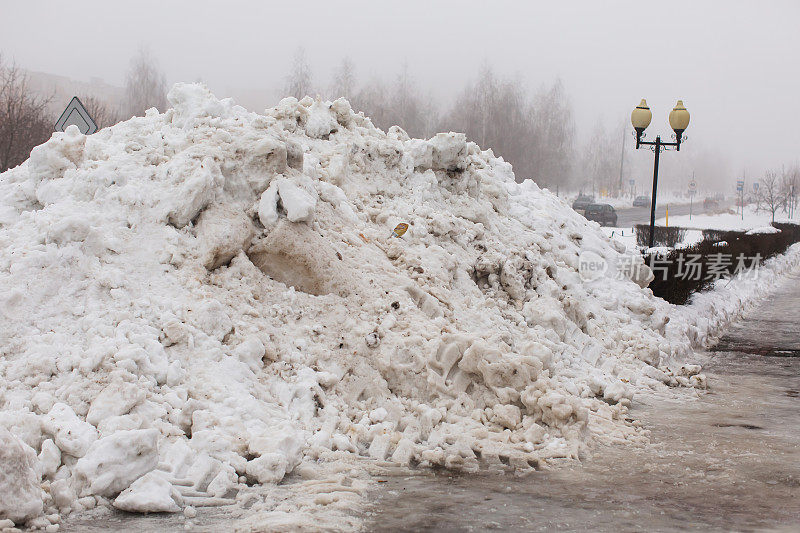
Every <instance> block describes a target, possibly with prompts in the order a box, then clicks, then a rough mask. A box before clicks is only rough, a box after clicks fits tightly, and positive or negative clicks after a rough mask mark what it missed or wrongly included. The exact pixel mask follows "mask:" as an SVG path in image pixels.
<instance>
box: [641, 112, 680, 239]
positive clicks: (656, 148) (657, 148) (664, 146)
mask: <svg viewBox="0 0 800 533" xmlns="http://www.w3.org/2000/svg"><path fill="white" fill-rule="evenodd" d="M652 119H653V113H652V112H651V111H650V108H649V107H647V102H646V101H645V99H644V98H642V101H641V103H640V104H639V105H638V106H636V108H635V109H634V110H633V112H632V113H631V124H633V129H634V130H636V149H637V150H638V149H639V148H641V147H642V146H649V147H651V148H650V149H651V150H653V152H655V154H656V160H655V163H654V164H653V196H652V198H651V200H650V248H652V247H653V238H654V233H655V225H656V192H657V188H658V156H659V154H660V153H661V151H662V150H668V149H669V148H670V147H675V150H678V151H680V149H681V139H682V138H683V132H684V131H686V128H687V127H689V112H688V111H687V110H686V108H685V107H684V105H683V100H678V103H677V104H675V107H674V108H673V110H672V111H670V113H669V125H670V127H671V128H672V130H673V131H674V132H675V134H674V135H673V138H674V139H675V142H663V141H662V140H661V136H660V135H657V136H656V140H655V141H644V140H643V139H644V137H645V135H644V130H646V129H647V126H649V125H650V121H651V120H652Z"/></svg>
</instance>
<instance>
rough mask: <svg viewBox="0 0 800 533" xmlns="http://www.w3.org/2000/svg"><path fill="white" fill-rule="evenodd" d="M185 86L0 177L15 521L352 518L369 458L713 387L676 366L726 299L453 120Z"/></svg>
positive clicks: (2, 469)
mask: <svg viewBox="0 0 800 533" xmlns="http://www.w3.org/2000/svg"><path fill="white" fill-rule="evenodd" d="M169 100H170V103H171V105H172V106H173V108H172V109H170V110H168V111H167V112H166V113H163V114H159V113H157V112H156V111H155V110H151V111H149V112H148V113H147V116H146V117H141V118H133V119H131V120H129V121H126V122H123V123H120V124H118V125H116V126H113V127H111V128H107V129H104V130H101V131H99V132H98V133H96V134H94V135H91V136H89V137H86V136H83V135H81V134H80V133H79V132H78V130H77V129H75V128H70V129H68V130H67V132H65V133H56V134H54V135H53V137H52V139H51V140H50V141H48V142H47V143H45V144H44V145H42V146H39V147H37V148H36V149H34V151H33V152H32V153H31V157H30V159H29V160H28V161H27V162H26V163H24V164H22V165H21V166H19V167H17V168H15V169H12V170H10V171H8V172H5V173H3V174H0V250H2V252H0V313H2V315H3V320H2V322H0V349H1V350H2V356H1V357H0V518H5V519H9V520H12V521H13V522H14V523H16V524H27V525H29V526H36V527H49V528H50V530H53V529H57V524H58V522H59V519H60V518H59V515H62V514H64V513H69V512H82V511H87V510H88V509H92V508H94V507H97V506H109V505H113V506H114V507H116V508H119V509H123V510H126V511H135V512H153V511H164V512H179V511H183V512H184V514H185V516H186V517H187V518H188V519H191V518H192V517H193V516H194V515H195V513H196V511H195V507H198V506H208V505H226V504H230V505H233V506H234V507H233V508H234V509H238V510H239V511H237V512H234V513H232V516H241V515H242V513H245V512H244V511H243V509H244V508H247V512H246V513H245V514H246V516H244V520H245V522H244V524H245V527H251V526H253V527H256V526H257V527H258V528H260V529H270V528H279V527H280V528H288V527H296V528H297V527H305V526H308V527H314V526H316V527H324V526H325V524H328V523H333V524H336V525H337V526H336V527H340V528H344V527H356V526H357V519H355V518H353V517H348V516H347V515H348V513H350V512H352V511H353V510H354V509H357V508H358V503H359V502H360V501H361V498H362V496H363V494H364V492H365V490H366V489H367V488H368V487H369V480H368V478H369V477H368V476H365V475H364V472H365V471H366V470H365V468H364V467H363V466H361V465H363V463H364V461H384V460H388V461H391V462H393V463H397V464H411V463H414V464H417V463H418V464H421V465H423V466H424V465H442V466H445V467H448V468H454V469H463V470H468V471H471V470H475V469H477V468H479V466H480V465H482V464H497V465H505V466H507V467H508V468H512V469H517V470H524V469H528V468H531V467H532V466H534V465H541V464H546V463H547V462H548V461H550V460H553V459H560V458H577V457H579V456H580V455H581V453H582V450H584V449H585V447H586V446H587V445H591V444H592V443H596V442H619V443H621V442H643V441H645V440H646V435H644V434H643V433H642V431H641V429H640V428H639V427H638V426H637V425H636V424H635V423H633V422H631V421H630V420H628V419H627V416H626V413H627V406H628V405H629V404H630V401H631V398H632V397H633V395H634V394H635V393H636V392H637V391H643V390H649V389H662V388H664V387H665V386H666V385H673V386H674V385H686V386H693V385H694V386H702V385H703V383H704V378H703V376H702V375H701V374H698V372H699V368H697V367H695V366H692V365H688V366H685V365H682V363H683V362H684V361H683V360H684V358H685V357H687V356H688V355H690V354H691V349H692V347H693V343H695V344H696V343H700V344H702V342H704V340H705V339H706V338H707V335H708V332H713V331H714V328H717V327H719V321H716V322H713V323H712V322H710V321H706V322H702V321H701V315H702V312H704V309H706V308H700V307H698V308H697V309H698V312H697V313H695V314H692V313H689V314H684V315H680V316H683V317H684V318H682V319H678V320H675V317H676V316H678V311H677V310H676V309H675V307H674V306H671V305H669V304H667V303H665V302H663V301H662V300H659V299H657V298H654V297H653V295H652V293H651V292H650V291H649V290H648V289H643V288H642V286H644V285H646V284H647V282H648V281H649V280H650V279H651V275H652V274H651V273H650V271H649V269H648V268H647V267H646V266H644V265H642V264H641V258H640V257H639V255H638V254H626V251H625V246H624V245H622V244H620V243H618V242H616V241H613V240H609V239H608V238H607V237H606V235H605V234H604V233H603V231H601V230H600V228H599V227H598V226H597V224H595V223H590V222H587V221H586V220H585V219H584V218H583V217H582V216H580V215H578V214H576V213H575V212H574V211H573V210H572V209H571V208H570V207H569V205H567V203H565V202H564V201H562V200H561V199H559V198H557V197H555V196H554V195H552V194H550V193H549V192H546V191H542V190H540V189H539V188H538V187H537V186H536V185H535V184H534V183H532V182H531V181H526V182H524V183H522V184H518V183H516V182H515V181H514V175H513V172H512V169H511V167H510V165H508V164H507V163H505V162H504V161H503V160H502V159H499V158H496V157H494V155H493V154H492V153H491V151H482V150H481V149H480V148H479V147H478V146H476V145H475V144H472V143H469V142H467V141H466V140H465V137H464V136H463V135H461V134H455V133H446V134H439V135H436V136H435V137H433V138H432V139H430V140H420V139H410V138H408V136H407V135H406V134H405V132H403V131H402V130H401V129H399V128H396V127H394V128H391V129H390V130H389V131H388V132H385V133H384V132H382V131H380V130H378V129H376V128H375V127H373V125H372V123H371V122H370V121H369V119H368V118H366V117H364V116H363V115H360V114H356V113H354V112H353V111H352V110H351V109H350V106H349V104H348V103H347V102H346V101H345V100H337V101H335V102H323V101H319V100H313V99H311V98H305V99H303V100H301V101H299V102H298V101H297V100H296V99H293V98H287V99H285V100H283V101H281V102H280V104H279V105H278V106H277V107H275V108H272V109H268V110H266V111H265V113H264V114H263V115H259V114H255V113H251V112H248V111H246V110H245V109H243V108H241V107H239V106H236V105H235V104H234V103H233V102H232V101H230V100H227V99H226V100H218V99H217V98H215V97H214V96H213V95H211V94H210V93H209V92H208V90H207V89H206V88H205V87H203V86H202V85H191V84H177V85H176V86H175V87H174V88H173V89H172V91H171V92H170V94H169ZM398 223H407V224H408V225H409V229H408V231H407V232H406V233H405V234H404V235H403V236H402V238H396V237H394V236H392V233H393V229H394V228H395V227H396V226H397V224H398ZM586 257H591V258H592V259H593V261H595V262H596V263H597V262H599V263H601V264H602V265H604V266H606V267H607V270H603V271H602V272H599V273H598V276H596V277H592V278H591V280H585V278H584V277H583V276H582V274H581V272H582V271H581V269H582V265H583V264H582V261H583V260H584V259H583V258H586ZM631 262H632V263H633V264H634V265H635V266H637V267H638V268H635V269H631V270H628V269H625V272H627V273H628V275H629V277H631V275H632V277H633V278H634V279H629V277H625V276H622V275H620V272H621V270H622V265H623V264H626V265H630V264H631ZM779 267H780V265H778V266H776V267H775V269H774V271H775V272H776V273H777V272H779V271H780V268H779ZM776 275H777V274H776ZM743 283H746V281H743ZM748 287H749V285H748ZM751 292H752V291H751ZM751 292H747V291H745V290H744V289H742V294H750V293H751ZM720 294H723V293H720ZM724 294H727V293H724ZM720 298H721V299H724V300H725V302H729V303H726V304H725V305H726V307H725V310H726V311H725V312H726V313H728V314H727V315H725V316H728V315H732V314H733V311H730V312H729V310H730V309H733V308H734V307H735V306H736V305H739V306H741V302H738V303H737V302H735V301H734V300H733V298H732V297H731V296H725V295H723V296H720ZM687 313H688V312H687ZM671 318H672V319H673V320H672V321H670V319H671ZM714 320H717V319H714ZM290 472H293V473H295V474H297V475H298V476H299V478H300V479H301V480H302V483H299V484H292V485H291V486H290V487H283V488H281V490H282V491H283V492H280V493H278V492H276V491H277V490H278V488H276V483H278V482H279V481H281V480H282V479H283V478H284V476H286V475H287V474H288V473H290ZM237 513H238V514H237ZM331 516H333V517H334V518H331ZM326 517H327V518H326ZM326 519H327V520H329V521H330V520H333V522H325V520H326ZM8 524H9V523H8V522H6V523H5V525H8ZM332 527H333V526H332Z"/></svg>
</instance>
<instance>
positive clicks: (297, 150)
mask: <svg viewBox="0 0 800 533" xmlns="http://www.w3.org/2000/svg"><path fill="white" fill-rule="evenodd" d="M304 157H305V156H304V154H303V145H301V144H300V143H299V142H297V141H293V140H287V141H286V164H287V166H288V167H289V168H293V169H295V170H299V171H302V170H303V160H304Z"/></svg>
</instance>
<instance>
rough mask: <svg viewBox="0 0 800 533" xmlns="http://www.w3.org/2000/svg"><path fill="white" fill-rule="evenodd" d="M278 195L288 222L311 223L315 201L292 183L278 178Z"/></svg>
mask: <svg viewBox="0 0 800 533" xmlns="http://www.w3.org/2000/svg"><path fill="white" fill-rule="evenodd" d="M277 186H278V194H279V195H280V197H281V204H282V205H283V208H284V209H285V210H286V218H288V219H289V221H290V222H311V221H312V220H314V211H315V209H316V207H317V199H316V198H315V197H314V196H312V195H311V194H310V193H309V192H308V191H306V190H304V189H303V188H301V187H299V186H298V185H296V184H295V183H294V182H292V181H290V180H288V179H286V178H283V177H280V178H278V179H277Z"/></svg>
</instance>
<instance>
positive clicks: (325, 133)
mask: <svg viewBox="0 0 800 533" xmlns="http://www.w3.org/2000/svg"><path fill="white" fill-rule="evenodd" d="M331 107H332V106H331V105H329V104H327V103H325V102H321V101H319V100H315V101H314V103H313V104H311V108H310V109H309V110H308V120H307V121H306V125H305V130H306V135H308V136H309V137H311V138H312V139H327V138H328V137H329V136H330V134H331V133H334V132H335V131H337V130H338V129H339V122H338V121H337V120H336V113H335V112H334V111H333V109H331Z"/></svg>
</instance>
